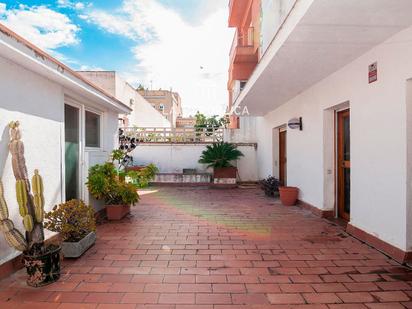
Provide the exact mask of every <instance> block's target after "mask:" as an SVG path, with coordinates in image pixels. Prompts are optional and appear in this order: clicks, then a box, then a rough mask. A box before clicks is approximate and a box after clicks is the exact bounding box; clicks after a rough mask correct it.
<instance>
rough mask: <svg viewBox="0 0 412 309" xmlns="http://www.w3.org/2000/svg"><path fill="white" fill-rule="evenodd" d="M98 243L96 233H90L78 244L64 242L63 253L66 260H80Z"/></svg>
mask: <svg viewBox="0 0 412 309" xmlns="http://www.w3.org/2000/svg"><path fill="white" fill-rule="evenodd" d="M95 242H96V233H95V232H90V233H89V234H87V235H86V236H85V237H83V238H82V239H81V240H80V241H78V242H63V243H62V253H63V256H64V257H65V258H78V257H80V256H82V255H83V253H85V252H86V251H87V249H89V248H90V247H91V246H93V245H94V243H95Z"/></svg>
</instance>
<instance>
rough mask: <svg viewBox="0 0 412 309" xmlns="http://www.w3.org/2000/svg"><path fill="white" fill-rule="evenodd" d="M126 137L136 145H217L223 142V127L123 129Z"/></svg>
mask: <svg viewBox="0 0 412 309" xmlns="http://www.w3.org/2000/svg"><path fill="white" fill-rule="evenodd" d="M121 130H123V134H124V136H126V137H128V138H130V139H134V142H135V143H164V144H184V143H215V142H219V141H222V140H223V131H224V129H223V128H221V127H208V128H193V127H191V128H155V127H147V128H139V127H131V128H130V127H129V128H121Z"/></svg>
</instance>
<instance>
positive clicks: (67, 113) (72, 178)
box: [64, 104, 80, 201]
mask: <svg viewBox="0 0 412 309" xmlns="http://www.w3.org/2000/svg"><path fill="white" fill-rule="evenodd" d="M64 137H65V153H64V155H65V157H64V159H65V189H66V201H69V200H71V199H79V198H80V194H79V192H80V190H79V188H80V186H79V183H80V181H79V175H80V173H79V170H80V169H79V158H80V143H79V141H80V109H79V108H76V107H74V106H72V105H68V104H65V105H64Z"/></svg>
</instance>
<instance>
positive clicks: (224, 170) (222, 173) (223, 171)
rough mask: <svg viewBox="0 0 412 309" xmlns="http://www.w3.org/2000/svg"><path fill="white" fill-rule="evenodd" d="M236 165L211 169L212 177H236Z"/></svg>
mask: <svg viewBox="0 0 412 309" xmlns="http://www.w3.org/2000/svg"><path fill="white" fill-rule="evenodd" d="M236 177H237V167H234V166H231V167H220V168H214V169H213V178H236Z"/></svg>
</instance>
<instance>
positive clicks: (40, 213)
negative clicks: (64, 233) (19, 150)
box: [31, 170, 44, 223]
mask: <svg viewBox="0 0 412 309" xmlns="http://www.w3.org/2000/svg"><path fill="white" fill-rule="evenodd" d="M31 185H32V191H33V203H34V215H35V216H34V217H35V218H36V221H37V222H38V223H41V222H43V219H44V196H43V179H42V178H41V176H40V175H39V171H38V170H34V176H33V178H32V180H31Z"/></svg>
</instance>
